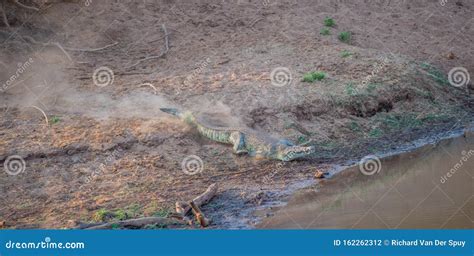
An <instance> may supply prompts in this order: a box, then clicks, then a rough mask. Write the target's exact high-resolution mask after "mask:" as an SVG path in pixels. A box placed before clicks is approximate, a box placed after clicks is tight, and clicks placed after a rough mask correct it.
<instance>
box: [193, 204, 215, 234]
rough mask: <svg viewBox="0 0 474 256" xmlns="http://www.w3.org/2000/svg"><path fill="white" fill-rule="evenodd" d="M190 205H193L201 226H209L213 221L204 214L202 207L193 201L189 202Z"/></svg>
mask: <svg viewBox="0 0 474 256" xmlns="http://www.w3.org/2000/svg"><path fill="white" fill-rule="evenodd" d="M189 205H190V206H191V209H192V210H193V214H194V216H196V221H197V222H198V223H199V225H201V227H203V228H205V227H207V226H209V224H210V223H211V221H210V220H209V219H208V218H206V216H204V213H202V211H201V209H199V207H198V206H197V205H196V204H195V203H194V202H193V201H191V202H189Z"/></svg>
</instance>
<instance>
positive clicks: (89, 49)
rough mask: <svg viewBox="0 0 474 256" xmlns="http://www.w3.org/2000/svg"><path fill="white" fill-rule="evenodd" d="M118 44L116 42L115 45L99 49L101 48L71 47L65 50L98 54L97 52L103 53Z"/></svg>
mask: <svg viewBox="0 0 474 256" xmlns="http://www.w3.org/2000/svg"><path fill="white" fill-rule="evenodd" d="M117 44H118V42H114V43H111V44H108V45H106V46H103V47H99V48H71V47H64V49H66V50H68V51H76V52H97V51H102V50H105V49H107V48H109V47H112V46H116V45H117Z"/></svg>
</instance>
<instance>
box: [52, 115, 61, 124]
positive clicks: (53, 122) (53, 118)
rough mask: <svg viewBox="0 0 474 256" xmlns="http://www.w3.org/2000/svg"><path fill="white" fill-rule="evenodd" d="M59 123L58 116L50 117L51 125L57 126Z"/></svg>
mask: <svg viewBox="0 0 474 256" xmlns="http://www.w3.org/2000/svg"><path fill="white" fill-rule="evenodd" d="M60 121H61V119H60V118H59V117H58V116H52V117H51V123H52V124H57V123H59V122H60Z"/></svg>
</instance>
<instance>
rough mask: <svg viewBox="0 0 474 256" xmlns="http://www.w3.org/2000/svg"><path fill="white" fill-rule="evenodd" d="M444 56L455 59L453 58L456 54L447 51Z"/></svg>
mask: <svg viewBox="0 0 474 256" xmlns="http://www.w3.org/2000/svg"><path fill="white" fill-rule="evenodd" d="M446 58H448V59H450V60H452V59H455V58H456V55H454V53H453V52H449V53H448V54H447V55H446Z"/></svg>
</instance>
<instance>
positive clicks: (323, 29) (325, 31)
mask: <svg viewBox="0 0 474 256" xmlns="http://www.w3.org/2000/svg"><path fill="white" fill-rule="evenodd" d="M319 34H321V35H323V36H328V35H330V34H331V31H330V30H329V28H322V29H321V31H319Z"/></svg>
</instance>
